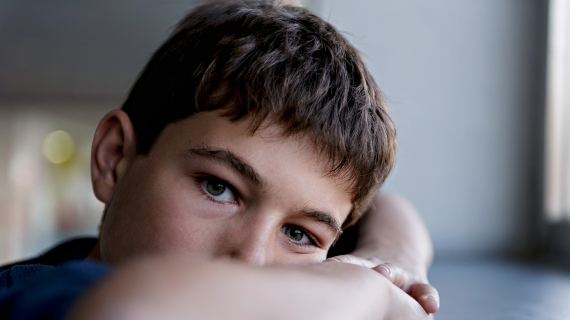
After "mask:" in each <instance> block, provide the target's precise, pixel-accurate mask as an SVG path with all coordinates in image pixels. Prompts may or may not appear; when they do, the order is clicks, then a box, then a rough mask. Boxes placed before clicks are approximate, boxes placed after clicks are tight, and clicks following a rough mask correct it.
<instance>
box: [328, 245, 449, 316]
mask: <svg viewBox="0 0 570 320" xmlns="http://www.w3.org/2000/svg"><path fill="white" fill-rule="evenodd" d="M327 260H333V261H338V262H343V263H350V264H355V265H359V266H363V267H367V268H370V269H373V270H374V271H376V272H378V273H380V274H381V275H383V276H385V277H386V278H388V279H389V280H390V281H391V282H392V283H393V284H394V285H396V286H397V287H399V288H400V289H402V290H404V292H406V293H407V294H408V295H410V296H411V297H412V298H414V299H415V300H416V301H417V302H418V303H419V304H420V305H421V306H422V307H423V308H424V310H425V311H426V312H427V313H435V312H437V310H438V309H439V293H438V292H437V290H436V289H435V288H434V287H432V286H431V285H430V284H429V282H428V280H427V275H425V272H424V273H422V272H408V271H406V270H404V269H403V268H400V267H398V266H396V265H394V264H391V263H383V262H382V261H380V260H379V259H376V258H370V259H365V258H361V257H357V256H355V255H351V254H346V255H341V256H336V257H332V258H329V259H327Z"/></svg>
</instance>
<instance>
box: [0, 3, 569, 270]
mask: <svg viewBox="0 0 570 320" xmlns="http://www.w3.org/2000/svg"><path fill="white" fill-rule="evenodd" d="M193 3H194V2H192V1H152V0H137V1H128V0H113V1H109V0H101V1H37V0H36V1H32V0H18V1H16V0H0V44H1V47H0V264H1V263H4V262H8V261H12V260H16V259H20V258H23V257H26V256H29V255H32V254H35V253H38V252H39V251H41V250H44V249H46V248H49V247H50V246H52V245H53V244H54V243H55V242H56V241H58V240H60V239H62V238H65V237H68V236H71V235H78V234H81V235H96V233H97V227H98V223H99V219H100V216H101V212H102V209H103V205H102V204H101V203H99V202H98V201H97V200H96V199H95V198H94V196H93V193H92V190H91V183H90V174H89V153H90V144H91V139H92V136H93V133H94V130H95V127H96V126H97V123H98V121H99V120H100V119H101V117H102V116H103V115H104V114H105V113H106V112H108V111H109V110H111V109H114V108H118V107H120V105H121V103H122V102H123V100H124V99H125V97H126V94H127V92H128V90H129V88H130V86H131V85H132V83H133V82H134V80H135V79H136V76H137V74H138V72H139V71H140V70H141V69H142V67H143V66H144V64H145V63H146V61H147V60H148V58H149V57H150V55H151V54H152V52H153V51H154V50H155V49H156V48H157V47H158V45H159V44H160V43H161V42H162V41H163V40H164V39H165V38H166V37H167V35H168V34H169V32H170V30H171V27H172V26H173V25H174V24H175V23H176V22H177V21H178V20H179V19H180V18H181V17H182V16H183V15H184V13H185V12H186V11H187V10H189V9H190V8H191V7H192V6H193ZM304 5H306V6H307V7H309V8H311V9H312V10H313V11H314V12H315V13H317V14H318V15H320V16H321V17H323V18H324V19H326V20H328V21H329V22H331V23H332V24H333V25H335V26H336V27H337V28H339V29H340V30H342V31H344V32H345V34H346V36H347V37H348V38H349V40H350V41H351V42H352V43H353V44H355V45H356V47H357V48H358V49H359V50H361V52H362V53H363V55H364V56H365V59H366V61H367V63H368V65H369V68H370V70H371V71H372V73H373V75H374V76H375V79H376V81H377V83H378V84H379V86H380V87H381V89H382V90H383V91H384V92H385V94H386V95H387V97H388V99H389V102H390V105H391V114H392V115H393V117H394V119H395V121H396V124H397V127H398V142H399V152H398V162H397V167H396V170H395V172H394V173H393V174H392V176H391V177H390V178H389V180H388V182H387V183H386V185H385V188H386V189H390V190H395V191H397V192H399V193H401V194H403V195H405V196H406V197H407V198H408V199H410V200H411V202H413V203H414V205H415V206H416V207H417V208H418V210H419V212H420V213H421V214H422V216H423V218H424V219H425V222H426V224H427V226H428V228H429V230H430V232H431V234H432V237H433V241H434V245H435V250H436V256H446V255H464V254H470V255H531V254H536V252H540V251H545V250H546V249H547V248H550V244H549V243H551V242H556V241H558V242H561V243H563V242H564V241H563V239H562V238H563V236H560V234H562V235H563V234H566V233H564V232H561V233H557V232H556V231H555V230H558V229H559V228H562V229H564V226H565V222H564V221H566V220H565V218H563V214H562V212H563V211H564V210H562V209H560V208H559V209H560V210H558V211H559V212H558V211H557V212H558V213H560V214H558V213H556V214H554V216H553V217H554V218H549V216H548V213H547V211H548V210H546V209H544V208H545V207H546V205H545V203H546V202H545V201H544V199H545V195H544V192H545V190H546V189H547V188H545V182H544V181H545V177H546V176H547V175H546V174H545V172H546V171H545V170H544V169H543V168H544V165H545V163H546V162H548V161H547V160H545V159H547V157H546V153H545V150H547V149H548V148H546V147H545V143H544V141H545V139H546V136H547V134H546V132H547V131H548V130H546V126H545V123H547V122H548V121H547V118H548V117H547V116H546V115H547V114H549V113H547V108H546V105H547V103H546V101H547V90H546V89H545V88H546V83H547V79H548V73H547V70H548V67H547V66H548V63H547V61H550V60H548V59H547V57H548V50H547V47H548V43H549V42H548V41H547V38H548V36H547V35H548V31H549V30H552V28H550V29H549V28H548V25H549V21H550V20H549V18H548V17H549V15H548V2H547V1H544V0H501V1H497V0H477V1H469V0H461V1H458V0H430V1H425V0H398V1H393V0H359V1H340V0H335V1H332V0H312V1H304ZM567 16H570V15H567ZM566 19H567V20H568V19H569V18H566ZM569 30H570V29H569ZM568 34H569V35H570V33H568ZM569 52H570V51H569ZM566 60H568V59H566ZM562 69H563V68H562ZM566 70H567V71H566V72H567V73H570V72H569V71H568V70H570V68H567V69H566ZM569 78H570V77H569ZM566 88H570V86H567V87H566ZM561 99H562V98H561ZM564 117H565V116H555V119H562V118H564ZM563 128H567V126H566V127H565V126H563ZM560 130H568V129H560ZM548 136H549V137H550V135H548ZM563 140H564V139H563ZM554 149H556V150H558V149H557V148H554ZM561 150H567V149H561ZM565 152H566V153H568V152H567V151H565ZM562 170H563V171H562V172H565V173H564V174H566V175H568V172H570V170H566V171H564V170H565V169H562ZM564 174H562V173H560V171H556V172H555V173H554V175H555V176H563V175H564ZM566 180H568V179H566ZM566 180H564V181H566ZM556 190H558V191H560V190H563V191H560V192H559V193H564V192H567V191H570V190H566V189H564V188H562V189H560V188H558V189H556ZM564 190H566V191H564ZM560 226H562V227H560ZM561 237H562V238H561ZM552 239H558V240H556V241H554V240H552ZM560 239H562V240H560Z"/></svg>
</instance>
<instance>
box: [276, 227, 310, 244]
mask: <svg viewBox="0 0 570 320" xmlns="http://www.w3.org/2000/svg"><path fill="white" fill-rule="evenodd" d="M281 231H283V233H284V234H285V235H286V236H287V238H289V239H291V240H292V241H293V242H297V243H299V244H302V245H314V244H313V241H312V240H311V238H309V236H308V235H307V233H306V232H305V231H304V230H303V229H301V228H299V227H296V226H285V227H283V228H282V229H281Z"/></svg>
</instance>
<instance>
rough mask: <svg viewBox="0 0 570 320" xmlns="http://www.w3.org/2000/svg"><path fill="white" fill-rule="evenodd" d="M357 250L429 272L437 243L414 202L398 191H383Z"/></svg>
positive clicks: (362, 232)
mask: <svg viewBox="0 0 570 320" xmlns="http://www.w3.org/2000/svg"><path fill="white" fill-rule="evenodd" d="M353 254H354V255H357V256H360V257H364V258H372V259H374V258H376V259H380V260H382V261H379V262H381V263H384V262H391V263H394V264H398V265H400V266H403V267H404V268H406V269H416V270H408V271H413V272H422V273H425V272H427V269H428V268H429V266H430V264H431V261H432V259H433V246H432V242H431V239H430V236H429V233H428V231H427V229H426V227H425V226H424V224H423V222H422V220H421V218H420V216H419V214H418V212H417V211H416V209H415V208H414V207H413V205H412V204H410V203H409V202H408V201H407V200H406V199H404V198H403V197H401V196H399V195H396V194H394V193H379V194H378V195H377V196H376V197H375V198H374V200H373V203H372V207H371V209H370V210H369V212H368V213H367V215H366V217H365V220H364V221H363V223H362V225H361V227H360V234H359V238H358V242H357V244H356V249H355V251H354V252H353ZM419 269H421V270H419Z"/></svg>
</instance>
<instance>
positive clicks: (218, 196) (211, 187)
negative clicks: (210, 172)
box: [201, 178, 236, 203]
mask: <svg viewBox="0 0 570 320" xmlns="http://www.w3.org/2000/svg"><path fill="white" fill-rule="evenodd" d="M201 184H202V188H204V191H205V192H206V195H207V196H209V197H211V198H213V199H212V200H214V201H218V202H224V203H233V202H236V197H235V195H234V193H233V192H232V190H231V187H230V186H229V185H228V184H227V183H226V182H224V181H222V180H220V179H216V178H206V179H203V180H202V181H201Z"/></svg>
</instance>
